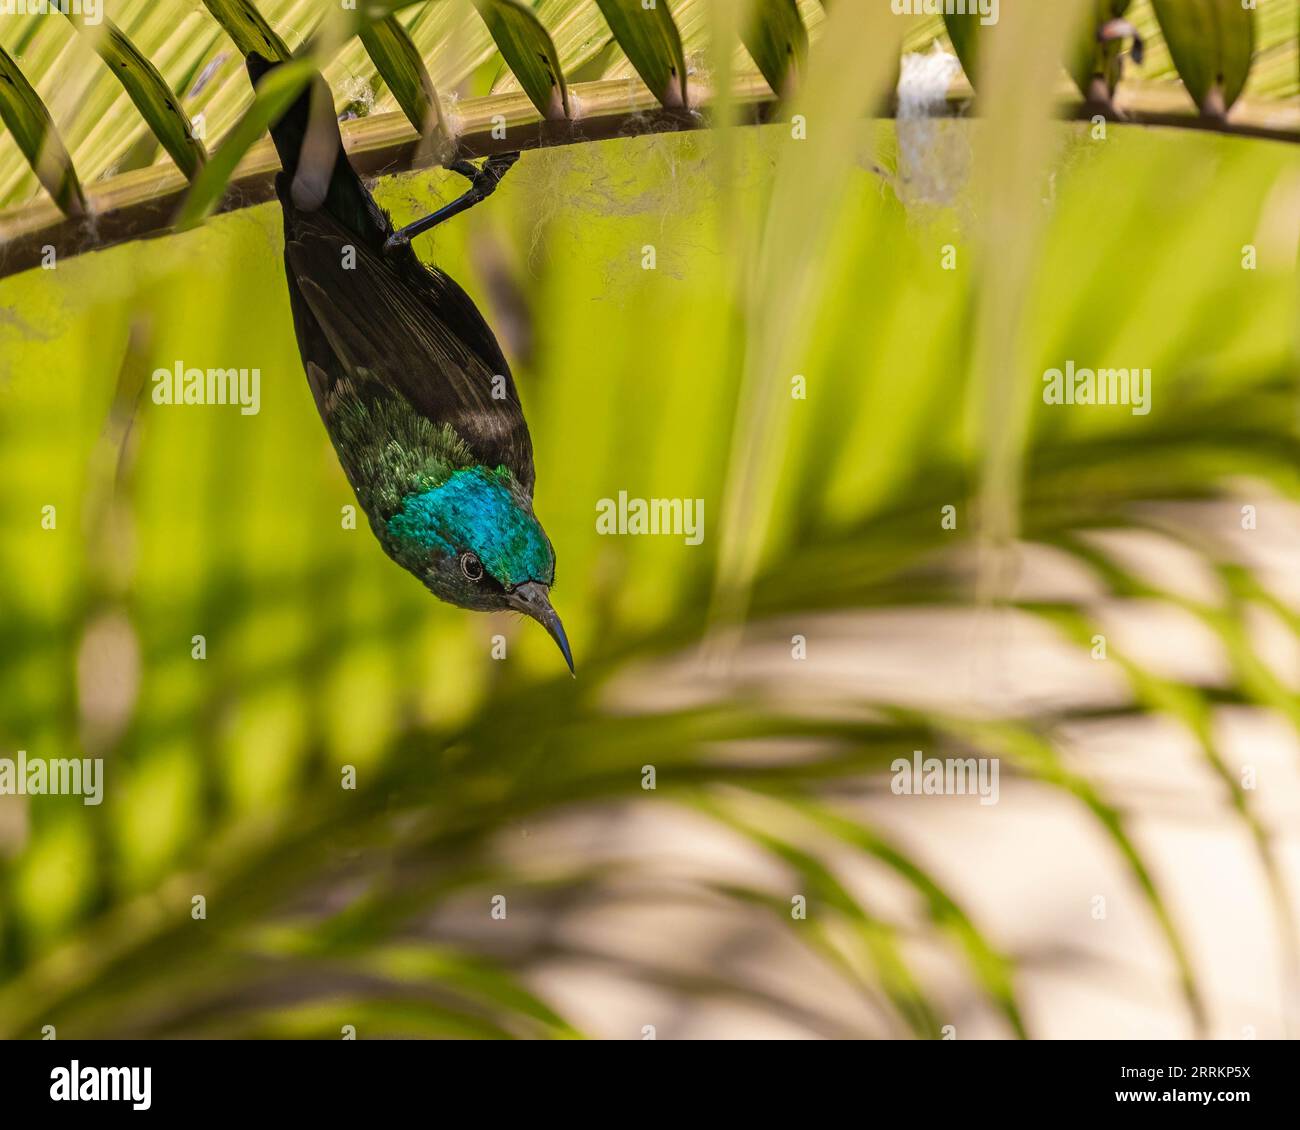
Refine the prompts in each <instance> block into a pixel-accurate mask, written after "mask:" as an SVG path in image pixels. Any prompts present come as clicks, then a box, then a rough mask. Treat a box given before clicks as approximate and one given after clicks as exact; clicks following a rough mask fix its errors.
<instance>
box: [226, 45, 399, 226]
mask: <svg viewBox="0 0 1300 1130" xmlns="http://www.w3.org/2000/svg"><path fill="white" fill-rule="evenodd" d="M246 63H247V66H248V77H249V78H250V79H251V80H252V82H253V85H254V86H255V87H256V86H257V85H258V84H259V83H260V82H261V81H262V78H263V77H264V76H265V75H267V74H268V73H269V72H271V71H273V70H275V69H276V68H277V67H278V66H280V64H279V63H276V62H272V61H271V60H269V59H265V58H263V57H262V56H261V55H258V54H256V53H251V54H249V56H248V58H247V60H246ZM271 140H272V141H274V142H275V150H276V152H277V153H278V154H279V155H280V165H281V168H282V169H283V170H284V172H283V173H282V174H281V175H280V176H279V177H278V178H277V179H276V191H277V193H278V194H279V197H280V201H281V203H282V204H283V205H284V207H285V208H286V210H287V209H289V208H295V209H297V210H298V211H300V212H315V211H317V210H321V209H323V210H324V211H326V212H328V213H329V214H330V215H331V216H333V217H334V218H335V219H336V220H338V221H339V222H341V223H342V224H344V225H345V226H346V227H348V228H349V229H351V230H352V231H353V232H355V233H356V234H357V235H358V236H360V237H362V238H364V239H367V240H368V241H378V243H379V244H380V245H382V243H383V241H384V239H386V238H387V236H388V234H389V232H390V230H391V225H390V224H389V223H388V219H387V217H386V216H385V215H384V213H383V212H382V211H381V210H380V209H379V208H378V206H377V205H376V204H375V202H374V200H373V199H372V198H371V196H370V193H369V192H368V191H367V189H366V187H365V185H364V184H362V182H361V178H360V177H359V176H357V173H356V170H355V169H353V168H352V165H351V163H350V162H349V161H348V157H347V154H346V153H345V152H344V150H343V138H342V136H341V135H340V134H339V123H338V119H337V118H335V116H334V100H333V97H332V95H331V94H330V90H329V87H328V86H327V85H326V84H325V80H324V79H323V78H321V77H320V76H319V75H316V76H315V77H314V78H313V79H312V81H311V84H310V85H309V86H308V87H307V89H306V90H304V91H303V92H302V93H301V94H300V95H299V96H298V97H297V99H295V100H294V103H293V105H292V106H290V107H289V109H288V110H286V111H285V112H284V114H283V116H282V117H281V118H280V120H279V121H277V122H273V123H272V125H271Z"/></svg>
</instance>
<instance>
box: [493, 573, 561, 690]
mask: <svg viewBox="0 0 1300 1130" xmlns="http://www.w3.org/2000/svg"><path fill="white" fill-rule="evenodd" d="M510 605H511V607H512V608H514V609H515V610H516V611H518V612H522V613H523V614H524V615H525V616H531V617H532V618H533V619H534V620H536V621H537V622H538V623H539V624H541V626H542V627H543V628H545V629H546V630H547V632H549V633H550V636H551V639H553V640H554V641H555V646H556V647H558V648H559V649H560V654H561V655H563V656H564V662H565V663H567V664H568V665H569V672H570V674H572V675H574V676H576V675H577V672H576V671H574V669H573V652H571V651H570V650H569V640H568V637H567V636H565V634H564V625H563V624H561V623H560V618H559V616H557V615H556V614H555V609H554V608H552V607H551V597H550V589H548V588H547V587H546V585H544V584H542V583H541V582H540V581H527V582H525V583H524V584H522V585H518V586H517V587H516V588H515V590H514V592H512V593H511V594H510Z"/></svg>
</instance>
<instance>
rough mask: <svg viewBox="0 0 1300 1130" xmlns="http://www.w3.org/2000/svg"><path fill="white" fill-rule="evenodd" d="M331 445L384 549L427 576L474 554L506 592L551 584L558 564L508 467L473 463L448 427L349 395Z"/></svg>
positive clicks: (395, 405) (340, 399) (395, 403)
mask: <svg viewBox="0 0 1300 1130" xmlns="http://www.w3.org/2000/svg"><path fill="white" fill-rule="evenodd" d="M339 393H340V395H338V396H337V397H336V399H335V400H334V402H333V404H332V405H331V411H330V428H329V432H330V436H331V438H332V439H333V440H334V446H335V449H336V450H337V451H338V454H339V459H340V462H341V463H342V465H343V468H344V470H345V471H346V472H347V475H348V478H349V480H351V482H352V486H353V489H354V490H355V491H356V493H357V500H358V501H359V502H360V503H361V506H362V509H364V510H365V512H366V515H367V516H368V517H369V519H370V524H371V528H372V529H373V530H374V532H375V535H376V537H378V539H379V541H380V543H381V544H382V545H383V546H384V548H385V549H386V550H387V551H388V553H389V555H390V556H391V557H392V558H393V559H394V560H395V561H396V562H397V563H398V564H400V565H402V566H403V567H404V568H407V569H410V570H412V571H413V572H415V573H416V574H417V576H419V575H423V574H424V572H425V564H426V563H427V562H428V560H429V558H430V557H431V556H447V557H454V556H456V555H457V554H460V553H463V552H465V551H471V552H473V553H474V554H475V555H476V556H477V557H478V558H479V559H480V560H481V562H482V564H483V566H484V568H485V569H486V570H487V572H488V573H489V574H491V576H492V577H494V578H495V579H496V580H497V581H499V582H500V583H501V584H502V585H506V586H513V585H519V584H523V583H524V582H526V581H541V582H542V583H544V584H548V585H549V584H552V583H553V582H554V579H555V555H554V552H553V550H552V549H551V544H550V542H549V541H548V540H547V537H546V534H545V533H544V532H543V531H542V528H541V525H540V524H539V523H538V521H537V519H536V518H535V517H534V516H533V513H532V505H531V500H530V499H529V498H528V495H527V494H526V493H525V492H524V490H523V489H522V488H521V487H520V486H519V484H518V482H517V481H516V480H515V478H514V476H513V475H512V474H511V473H510V471H509V470H508V469H507V468H505V467H495V468H490V467H485V466H483V465H482V464H479V463H477V462H475V460H474V458H473V456H472V455H471V454H470V452H469V450H468V449H467V448H466V446H465V444H464V443H462V442H461V440H460V438H459V436H457V435H456V432H455V431H454V430H453V429H452V427H451V426H450V425H449V424H443V425H440V426H439V425H434V424H432V423H430V421H428V420H427V419H425V418H424V417H422V416H419V415H417V414H416V413H415V412H413V411H411V410H410V408H409V407H408V406H407V405H405V404H404V403H403V402H402V401H401V400H400V399H399V398H397V397H392V396H382V397H375V398H370V397H367V396H365V395H364V393H363V392H362V393H358V391H357V390H354V389H352V388H341V389H340V390H339Z"/></svg>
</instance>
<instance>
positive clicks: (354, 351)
mask: <svg viewBox="0 0 1300 1130" xmlns="http://www.w3.org/2000/svg"><path fill="white" fill-rule="evenodd" d="M275 66H276V64H274V63H271V62H268V61H267V60H266V59H263V58H262V57H261V56H259V55H256V54H253V55H249V56H248V72H249V75H250V77H251V78H252V80H253V83H254V85H256V84H257V83H258V82H259V81H260V80H261V78H262V76H263V75H265V74H266V73H267V72H268V71H270V70H272V69H273V68H274V67H275ZM313 83H314V87H313V88H311V89H308V90H307V91H304V93H303V94H302V95H301V96H300V97H299V98H298V100H297V101H296V102H295V103H294V105H293V106H292V107H290V109H289V110H288V111H287V112H286V113H285V114H284V116H283V118H282V119H281V120H280V121H279V122H278V123H276V124H275V125H273V126H272V128H271V136H272V139H273V140H274V142H275V147H276V151H277V152H278V153H279V155H280V164H281V166H282V167H283V172H281V173H280V174H279V175H278V176H277V177H276V182H275V187H276V194H277V195H278V196H279V198H280V203H281V205H282V206H283V209H284V266H285V274H286V276H287V279H288V283H289V304H290V306H291V307H292V309H293V322H294V329H295V330H296V332H297V335H298V350H299V352H300V353H301V354H302V361H303V366H304V368H305V369H306V371H307V380H308V383H309V384H310V385H311V390H312V394H313V396H314V397H315V399H316V407H317V409H318V410H319V411H320V415H321V419H322V420H323V421H324V423H325V430H326V431H327V432H328V433H329V437H330V440H331V441H332V442H333V444H334V450H335V451H336V452H337V453H338V457H339V462H340V463H341V464H342V466H343V471H344V474H346V475H347V478H348V482H349V483H351V484H352V489H353V490H354V491H355V492H356V496H357V501H358V502H359V503H360V504H361V508H362V509H363V510H364V511H365V513H366V516H367V518H369V520H370V528H371V529H372V530H373V531H374V533H375V537H377V538H378V539H379V543H380V545H382V546H383V547H384V551H385V552H386V553H387V554H388V556H389V557H391V558H392V559H393V560H394V561H396V562H397V563H398V564H399V565H401V566H402V567H403V568H404V569H406V570H408V571H409V572H411V573H413V574H415V576H416V577H418V578H419V579H420V580H421V581H422V582H423V583H424V584H425V586H426V587H427V588H428V589H429V590H430V591H431V592H432V593H433V594H434V595H435V596H437V597H438V598H439V599H440V600H445V601H447V602H448V603H450V604H455V605H458V606H459V607H461V608H470V609H474V610H477V611H483V612H490V611H514V612H522V613H524V614H525V615H527V616H530V617H532V618H533V619H534V620H536V621H537V622H538V623H539V624H541V625H542V627H544V628H545V629H546V630H547V631H548V632H549V633H550V635H551V638H552V639H554V640H555V642H556V643H557V644H558V645H559V648H560V651H561V652H563V654H564V659H565V661H566V662H567V663H568V665H569V670H570V671H572V670H573V656H572V653H571V652H570V650H569V642H568V640H567V639H566V637H565V634H564V628H563V626H562V625H561V623H560V618H559V616H557V615H556V613H555V610H554V609H553V608H552V607H551V602H550V589H551V586H552V584H554V582H555V551H554V550H553V549H552V548H551V543H550V539H548V538H547V536H546V531H545V530H543V529H542V526H541V523H540V522H538V520H537V518H536V517H535V516H534V515H533V449H532V441H531V439H530V438H529V435H528V425H527V423H526V422H525V420H524V414H523V409H522V407H521V405H520V403H519V395H518V393H517V392H516V391H515V386H514V381H513V380H512V379H511V376H510V368H509V366H508V365H507V364H506V360H505V358H504V357H503V356H502V354H501V349H500V347H499V346H498V345H497V342H496V338H495V337H493V335H492V331H491V330H490V329H489V328H488V326H487V323H486V322H484V320H483V317H482V315H480V314H479V312H478V310H477V309H476V308H475V306H474V303H473V302H472V301H471V300H470V298H469V296H468V295H467V294H466V293H465V292H464V291H463V290H462V289H461V288H460V287H459V286H457V285H456V283H455V282H453V281H452V279H450V278H448V277H447V275H445V274H443V273H442V272H441V271H439V270H438V269H437V268H433V267H427V266H425V265H424V264H423V263H422V262H420V260H419V259H418V258H417V257H416V255H415V252H414V251H413V250H412V249H411V246H410V240H411V239H412V238H413V237H414V236H416V235H418V234H419V233H420V232H422V231H426V230H428V229H429V228H431V227H433V226H435V225H436V224H439V223H441V222H442V221H443V220H445V219H448V218H450V217H451V216H453V215H456V214H457V213H459V212H463V211H465V209H467V208H470V207H472V206H473V205H474V204H476V203H478V202H479V201H480V200H482V199H483V198H484V197H486V196H488V195H489V194H490V193H491V192H492V191H493V190H494V189H495V188H496V186H497V183H498V182H499V181H500V179H501V177H502V176H504V175H505V172H506V170H507V169H509V168H510V166H511V165H512V164H513V163H514V162H515V160H516V159H517V158H518V156H519V155H518V154H517V153H506V154H501V155H499V156H495V157H491V158H489V159H488V160H487V162H486V163H485V164H484V166H483V167H482V168H481V169H480V168H476V167H475V166H474V165H471V164H470V163H469V162H467V161H458V162H456V163H455V164H453V165H452V166H451V167H452V168H453V169H454V170H456V171H457V172H460V173H461V174H463V175H465V176H467V177H469V178H470V182H471V183H470V189H469V191H468V192H466V193H465V194H464V195H463V196H462V197H460V198H459V199H457V200H455V201H453V202H452V203H450V204H448V205H447V206H446V207H444V208H441V209H439V210H438V211H437V212H434V213H433V214H432V215H431V216H427V217H425V218H424V219H423V220H420V221H417V222H416V223H414V224H411V225H410V226H409V227H406V228H403V229H402V230H400V231H394V230H393V225H392V222H391V221H390V220H389V218H388V215H387V214H386V213H385V212H384V211H383V210H382V209H381V208H380V207H379V205H378V204H376V203H375V201H374V198H373V197H372V196H371V195H370V193H369V191H368V190H367V189H366V187H365V185H364V184H363V183H362V182H361V179H360V177H358V176H357V174H356V171H355V170H354V169H353V168H352V166H351V164H350V163H349V161H348V158H347V155H346V154H345V153H344V151H343V143H342V139H341V137H340V135H339V129H338V122H337V121H336V120H335V118H334V114H333V102H332V100H330V98H329V96H328V94H329V92H328V89H327V88H326V87H325V84H324V80H323V79H320V78H319V77H317V78H316V79H314V80H313ZM313 90H314V92H315V96H314V97H313Z"/></svg>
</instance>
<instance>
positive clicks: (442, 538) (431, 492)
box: [386, 466, 555, 585]
mask: <svg viewBox="0 0 1300 1130" xmlns="http://www.w3.org/2000/svg"><path fill="white" fill-rule="evenodd" d="M512 485H513V476H512V475H511V474H510V472H509V471H508V470H506V468H504V467H498V468H496V469H495V470H489V469H488V468H486V467H483V466H474V467H466V468H462V469H460V470H457V471H453V472H452V473H451V474H450V475H449V476H448V477H447V479H446V481H445V482H443V483H441V484H439V485H437V486H434V487H431V488H430V489H428V490H424V491H421V492H420V493H418V494H409V495H407V496H406V498H405V499H403V500H402V506H401V509H400V510H398V512H397V513H396V514H394V515H393V516H392V517H391V518H389V519H388V522H387V524H386V528H387V532H388V535H389V537H390V538H391V539H392V541H393V544H394V547H395V549H396V550H397V551H398V552H401V553H405V552H408V551H409V552H414V553H416V554H420V555H427V554H429V553H443V554H455V553H457V552H459V551H460V550H462V549H465V548H471V549H472V550H473V551H474V553H475V554H476V555H477V556H478V557H479V559H480V560H481V561H482V563H483V566H484V568H486V569H487V571H488V572H489V573H490V574H491V575H492V576H493V577H495V578H497V580H499V581H501V582H502V584H505V585H520V584H523V583H524V582H525V581H541V582H543V583H544V584H548V585H549V584H551V583H552V582H553V581H554V579H555V558H554V555H553V554H552V551H551V545H550V542H548V541H547V540H546V535H545V534H544V533H542V528H541V526H540V525H538V522H537V519H536V518H534V517H533V515H532V512H531V511H530V510H528V509H526V508H524V507H523V506H521V505H520V500H519V499H518V498H517V496H516V494H515V492H514V491H512V490H511V487H512Z"/></svg>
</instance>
